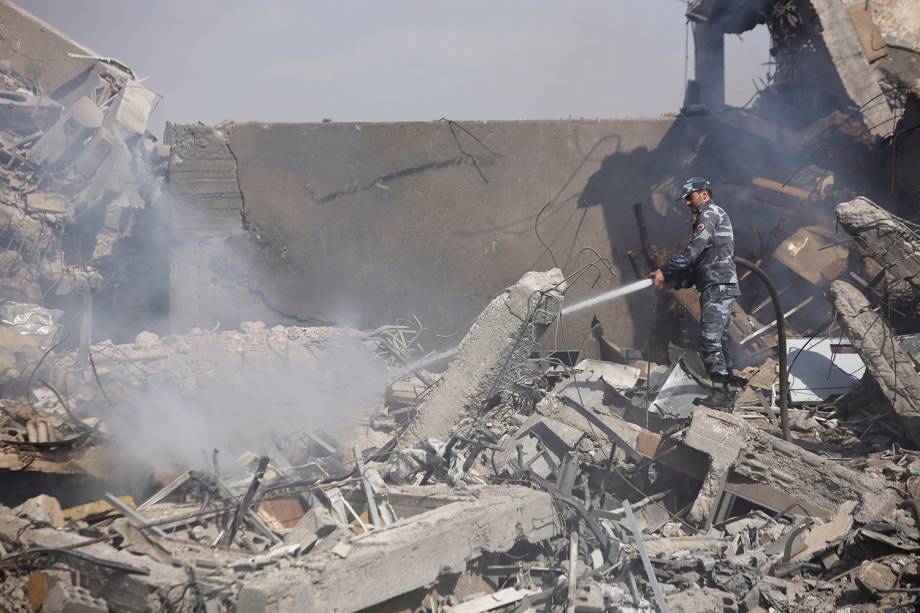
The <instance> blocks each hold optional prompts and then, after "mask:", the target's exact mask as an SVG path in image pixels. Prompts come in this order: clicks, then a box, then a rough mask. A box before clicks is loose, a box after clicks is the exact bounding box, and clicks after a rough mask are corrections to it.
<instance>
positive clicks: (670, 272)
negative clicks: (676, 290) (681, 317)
mask: <svg viewBox="0 0 920 613" xmlns="http://www.w3.org/2000/svg"><path fill="white" fill-rule="evenodd" d="M715 233H716V218H715V214H714V213H712V212H710V211H706V212H704V213H703V214H702V215H700V217H699V220H698V221H697V225H696V227H695V228H693V236H691V237H690V242H688V243H687V246H686V247H684V249H683V250H682V251H681V252H680V253H678V254H677V255H675V256H674V257H672V258H671V259H669V260H668V261H667V262H665V263H664V264H663V265H662V266H661V272H662V274H663V275H664V278H665V279H668V280H670V279H671V277H672V276H674V274H676V273H679V272H683V271H685V270H687V269H688V268H691V267H692V266H693V265H694V264H696V263H697V261H698V260H699V259H700V256H701V255H702V253H703V251H704V250H705V249H706V247H707V246H708V245H709V241H710V240H712V237H713V236H715Z"/></svg>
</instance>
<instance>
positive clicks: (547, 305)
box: [411, 268, 566, 439]
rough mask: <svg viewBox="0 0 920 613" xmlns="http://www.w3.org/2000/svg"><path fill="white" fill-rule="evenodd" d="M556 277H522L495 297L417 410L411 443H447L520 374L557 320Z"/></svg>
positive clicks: (560, 286)
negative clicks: (426, 440) (457, 427)
mask: <svg viewBox="0 0 920 613" xmlns="http://www.w3.org/2000/svg"><path fill="white" fill-rule="evenodd" d="M565 289H566V283H565V279H564V278H563V276H562V271H561V270H559V269H558V268H554V269H552V270H550V271H548V272H528V273H527V274H525V275H524V276H523V277H521V279H520V280H519V281H518V282H517V283H515V284H514V285H512V286H511V287H509V288H508V289H506V290H505V291H504V292H502V293H501V294H499V295H498V296H497V297H496V298H495V299H493V300H492V302H490V303H489V305H488V306H487V307H486V308H485V310H484V311H483V312H482V314H481V315H480V316H479V317H478V318H477V319H476V321H475V322H474V323H473V326H472V327H471V328H470V331H469V332H467V334H466V336H465V337H464V338H463V341H462V342H461V343H460V346H459V347H458V348H457V355H456V357H454V359H453V360H452V361H451V363H450V366H448V368H447V372H446V373H445V374H444V376H443V377H442V378H441V379H440V380H439V381H438V382H437V383H435V385H434V387H433V388H432V389H431V392H430V393H429V394H428V396H427V397H426V398H425V400H423V401H422V403H421V404H420V405H419V407H418V416H417V417H416V419H415V422H414V423H413V425H412V428H411V435H412V436H413V437H414V438H415V439H424V438H440V439H447V438H448V437H449V436H450V434H451V430H452V429H453V428H454V426H455V425H457V423H458V422H459V421H460V420H461V419H462V418H463V417H464V416H466V415H468V414H470V413H476V412H478V411H480V410H481V409H482V408H483V406H484V405H485V403H486V402H487V401H488V400H489V399H490V397H492V396H494V395H495V394H497V393H499V392H501V391H503V390H507V389H509V388H510V387H511V386H512V385H513V384H514V382H515V381H518V380H519V379H520V378H521V377H522V375H523V374H524V369H525V367H526V365H527V359H528V358H529V357H530V353H531V352H532V351H533V349H534V347H535V346H536V344H537V341H538V340H539V338H540V336H541V335H542V334H543V332H544V331H545V330H546V329H547V328H548V327H549V325H550V324H551V323H552V322H553V320H555V319H556V317H557V316H558V315H559V308H560V305H561V300H562V293H563V292H564V291H565Z"/></svg>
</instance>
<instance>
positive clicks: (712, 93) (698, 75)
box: [693, 21, 725, 109]
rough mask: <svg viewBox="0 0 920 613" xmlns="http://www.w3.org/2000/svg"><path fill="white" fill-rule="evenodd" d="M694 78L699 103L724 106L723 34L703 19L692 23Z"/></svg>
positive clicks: (714, 106)
mask: <svg viewBox="0 0 920 613" xmlns="http://www.w3.org/2000/svg"><path fill="white" fill-rule="evenodd" d="M693 48H694V61H695V63H694V68H693V70H694V72H693V75H694V77H693V78H694V80H695V81H696V84H697V85H696V87H697V88H698V96H699V103H700V104H702V105H703V106H707V107H709V108H714V109H715V108H721V107H723V106H725V35H724V34H723V33H722V32H721V31H720V30H718V29H717V28H715V27H713V26H711V25H710V24H709V23H707V22H705V21H697V22H694V24H693Z"/></svg>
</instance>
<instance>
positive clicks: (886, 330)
mask: <svg viewBox="0 0 920 613" xmlns="http://www.w3.org/2000/svg"><path fill="white" fill-rule="evenodd" d="M830 293H831V298H832V299H833V301H834V306H835V307H836V308H837V313H838V314H839V315H840V318H839V319H840V323H841V325H842V326H843V329H844V331H845V332H846V333H847V336H848V337H849V338H850V342H852V343H853V346H854V347H856V350H857V351H858V352H859V355H860V357H862V359H863V362H865V364H866V367H867V368H868V369H869V372H870V373H872V376H873V377H874V378H875V380H876V382H877V383H878V385H879V387H880V388H881V390H882V393H883V394H884V395H885V398H887V399H888V401H889V402H890V403H891V407H892V408H893V409H894V412H895V413H897V414H898V416H899V417H900V418H901V422H902V423H903V424H904V426H905V429H906V432H907V434H908V436H910V438H911V439H913V440H914V441H915V442H916V443H918V444H920V375H917V371H916V370H915V367H914V361H913V359H912V358H911V357H910V355H909V354H908V353H907V352H906V351H904V349H902V348H901V345H900V344H898V339H897V338H896V337H895V334H894V332H893V331H892V330H891V328H890V327H889V326H888V324H887V323H886V322H885V320H884V319H883V318H882V316H881V314H879V313H876V312H874V311H872V309H871V307H870V305H869V301H868V300H867V299H866V297H865V296H864V295H863V294H862V292H860V291H859V290H858V289H857V288H855V287H853V286H852V285H850V284H849V283H847V282H845V281H834V283H832V284H831V289H830Z"/></svg>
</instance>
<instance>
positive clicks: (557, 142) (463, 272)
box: [169, 117, 685, 346]
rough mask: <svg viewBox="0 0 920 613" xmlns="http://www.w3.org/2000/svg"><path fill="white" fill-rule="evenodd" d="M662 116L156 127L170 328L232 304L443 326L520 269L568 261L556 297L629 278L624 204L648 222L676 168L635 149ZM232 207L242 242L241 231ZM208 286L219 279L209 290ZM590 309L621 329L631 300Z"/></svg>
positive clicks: (441, 330)
mask: <svg viewBox="0 0 920 613" xmlns="http://www.w3.org/2000/svg"><path fill="white" fill-rule="evenodd" d="M673 123H674V118H671V117H662V118H656V119H624V120H591V121H587V120H584V121H576V120H571V121H569V120H560V121H495V122H469V123H467V122H459V123H454V122H447V121H440V122H411V123H388V124H377V123H374V124H354V123H347V124H346V123H342V124H337V123H328V124H261V123H245V124H230V125H226V126H223V127H222V130H221V131H218V130H215V129H210V128H207V127H204V126H200V125H199V126H174V127H171V128H170V129H169V135H170V137H169V138H170V140H171V142H172V144H173V149H172V151H173V160H172V163H171V166H170V181H171V184H172V187H173V191H174V193H175V195H176V219H177V224H176V241H177V242H176V248H175V251H174V254H173V285H172V290H173V300H172V302H171V305H172V321H173V329H174V331H176V332H180V331H183V330H187V329H188V328H189V327H191V326H192V325H199V326H211V325H214V324H215V323H216V322H217V321H221V322H222V324H226V325H233V323H234V321H232V319H229V317H231V313H230V311H234V312H235V313H236V315H237V318H238V320H245V319H264V320H266V321H288V322H290V321H294V320H296V319H300V320H302V321H307V320H310V319H319V320H324V321H334V322H338V323H343V324H348V325H352V326H357V327H361V328H369V327H375V326H379V325H382V324H385V323H392V322H393V321H395V320H396V318H406V317H410V316H412V315H415V316H417V317H418V318H419V319H420V320H421V321H422V323H423V324H424V325H426V326H427V327H428V328H429V329H430V330H431V331H432V332H435V333H437V334H450V333H452V332H455V331H457V330H458V329H463V328H465V326H466V325H467V324H468V323H469V322H470V321H471V320H472V319H473V318H474V317H475V316H476V315H477V314H478V313H479V311H480V309H481V308H482V307H483V306H484V305H485V304H486V303H487V302H488V301H489V300H490V299H491V298H492V297H493V296H494V295H495V294H496V293H497V292H499V291H501V290H502V289H503V288H504V287H506V286H508V285H510V284H511V283H513V282H514V281H515V280H517V279H518V278H519V277H520V276H521V274H523V273H524V272H526V271H528V270H537V269H548V268H551V267H553V266H560V267H562V268H563V269H564V270H565V271H566V272H567V273H569V274H570V275H578V278H577V279H576V281H575V283H574V284H573V287H572V289H571V290H570V291H569V297H568V299H569V300H577V299H578V298H580V297H584V296H587V295H593V294H594V293H599V292H601V291H604V290H607V289H609V288H611V287H615V286H617V285H619V284H621V283H623V282H628V281H631V280H632V279H633V278H634V272H633V269H632V267H631V266H630V263H629V258H628V256H627V252H628V251H629V250H638V249H639V240H638V232H637V228H636V223H635V220H634V218H633V215H632V205H633V203H634V202H644V203H645V204H647V205H650V209H649V210H650V211H656V212H655V213H652V214H651V215H652V218H651V220H650V221H652V222H654V221H655V220H656V219H664V218H665V217H666V216H667V215H668V213H669V211H671V210H672V209H671V207H672V205H673V203H672V202H671V200H672V199H673V190H674V189H675V186H674V182H673V180H665V179H666V177H668V176H669V173H677V174H678V175H679V174H680V173H681V172H682V170H681V167H682V159H681V156H682V155H683V153H684V152H681V151H678V150H675V151H672V152H670V153H669V154H668V155H666V156H665V157H666V158H671V160H670V162H671V164H670V168H669V167H668V160H667V159H664V158H662V159H661V162H662V164H661V165H657V166H656V167H649V166H646V165H645V164H644V162H642V160H644V159H648V158H647V157H646V156H645V154H647V153H648V152H649V151H651V150H654V149H655V148H656V147H657V146H658V144H659V143H660V141H661V139H662V138H663V137H664V135H665V134H666V133H667V132H668V131H669V130H670V128H671V127H672V124H673ZM634 155H635V157H633V156H634ZM659 157H660V156H659ZM221 160H222V161H221ZM612 160H613V162H611V161H612ZM231 161H232V162H235V164H236V176H235V177H234V176H233V175H232V174H230V170H229V166H228V164H229V163H230V162H231ZM611 163H612V164H613V167H614V168H613V171H612V172H611ZM602 169H603V170H604V172H603V173H602V175H603V176H604V183H605V189H604V190H603V191H604V194H605V197H604V199H603V201H602V202H601V201H592V198H593V197H594V196H593V193H594V192H596V191H597V190H596V186H595V188H594V189H592V190H588V189H587V187H588V185H589V183H590V182H591V179H592V177H594V176H596V175H598V173H600V171H601V170H602ZM190 173H191V174H190ZM196 173H197V174H196ZM193 175H195V178H194V180H193V181H192V182H191V183H190V182H189V177H191V176H193ZM234 180H236V181H238V188H237V189H235V186H234ZM611 193H615V196H613V197H611V196H610V194H611ZM240 208H242V211H243V219H242V220H241V219H240V210H239V209H240ZM614 209H615V210H614ZM209 216H210V218H211V219H215V220H216V219H220V220H223V221H221V223H225V224H226V226H224V227H223V230H220V231H218V232H216V235H223V236H225V237H226V238H224V239H222V240H221V246H220V248H217V246H216V245H215V244H214V243H213V240H212V239H210V238H206V237H205V234H206V233H207V232H211V230H210V229H206V228H205V227H196V228H192V227H190V226H189V224H188V223H185V222H184V221H179V220H186V219H206V218H208V217H209ZM611 218H613V219H615V220H616V221H614V222H613V223H610V221H609V220H610V219H611ZM670 219H671V223H670V225H669V226H668V230H667V231H665V232H663V233H662V232H660V230H661V229H660V228H657V227H656V236H657V237H659V238H661V237H663V238H666V239H667V238H670V239H673V240H675V241H677V240H679V239H680V238H681V237H682V236H683V234H684V232H685V230H684V228H683V226H682V225H681V223H680V218H679V217H675V216H673V215H672V216H670ZM244 223H245V225H246V227H247V229H248V235H249V240H241V239H240V234H241V232H242V228H243V224H244ZM204 225H205V226H206V225H207V224H204ZM535 229H536V231H535ZM211 233H212V234H214V233H213V232H211ZM586 248H590V249H592V250H593V251H585V250H584V249H586ZM599 258H603V259H604V260H605V261H607V262H610V263H611V264H612V266H610V268H609V269H608V267H607V266H606V265H605V264H604V263H603V262H598V261H597V260H598V259H599ZM592 263H594V266H593V267H589V268H587V269H585V268H584V267H585V266H586V265H590V264H592ZM250 264H251V266H250ZM192 269H194V271H195V272H194V274H191V273H190V274H183V273H182V271H183V270H186V271H188V270H192ZM177 271H178V274H177ZM579 271H580V273H579ZM611 271H612V273H611ZM214 286H223V287H225V288H235V289H232V290H229V291H230V293H229V294H224V295H221V296H218V295H216V294H215V293H214V292H213V291H212V290H211V289H210V288H211V287H214ZM195 288H199V289H195ZM199 290H200V291H199ZM230 296H234V297H232V298H231V297H230ZM600 312H602V313H603V315H604V319H605V320H606V321H605V323H606V324H607V330H608V333H610V334H612V335H613V336H614V337H616V338H618V339H620V340H621V341H622V342H625V343H627V344H628V343H629V342H631V341H632V340H633V332H634V321H633V320H634V317H635V314H634V313H633V314H631V313H630V312H629V310H628V309H627V307H626V305H625V304H616V303H613V304H609V305H604V306H603V307H602V308H601V309H600ZM590 317H591V313H585V314H583V315H581V316H580V319H576V318H573V321H572V322H567V323H571V324H572V328H571V330H573V331H574V330H577V331H578V332H577V334H578V335H579V336H578V338H574V337H572V338H565V339H558V342H559V344H567V345H570V346H571V345H578V344H579V343H581V342H582V338H581V336H582V335H583V334H584V332H585V331H586V330H587V328H588V326H587V323H588V321H589V320H590ZM639 318H640V319H643V318H642V317H641V315H640V316H639ZM581 319H584V320H585V321H581Z"/></svg>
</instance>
